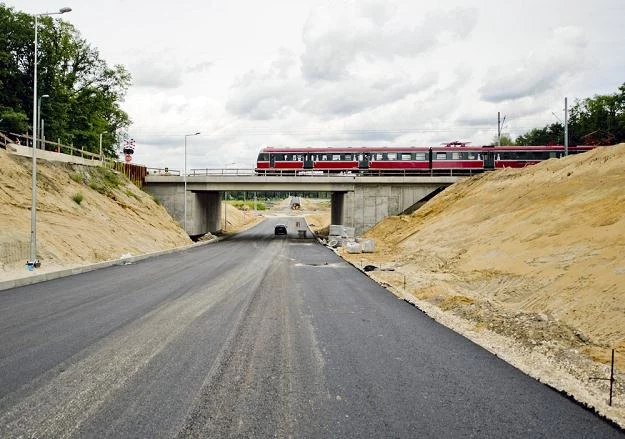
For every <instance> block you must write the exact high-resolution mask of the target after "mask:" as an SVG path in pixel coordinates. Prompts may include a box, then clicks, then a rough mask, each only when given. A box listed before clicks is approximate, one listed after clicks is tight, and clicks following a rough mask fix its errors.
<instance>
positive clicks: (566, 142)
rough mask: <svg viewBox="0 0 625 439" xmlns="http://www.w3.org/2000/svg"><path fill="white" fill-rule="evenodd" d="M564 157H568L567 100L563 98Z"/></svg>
mask: <svg viewBox="0 0 625 439" xmlns="http://www.w3.org/2000/svg"><path fill="white" fill-rule="evenodd" d="M564 155H565V156H567V155H569V105H568V98H564Z"/></svg>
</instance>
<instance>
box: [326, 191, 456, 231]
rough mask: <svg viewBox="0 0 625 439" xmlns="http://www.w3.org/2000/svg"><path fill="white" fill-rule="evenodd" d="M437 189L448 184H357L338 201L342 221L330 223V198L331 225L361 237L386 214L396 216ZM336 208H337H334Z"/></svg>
mask: <svg viewBox="0 0 625 439" xmlns="http://www.w3.org/2000/svg"><path fill="white" fill-rule="evenodd" d="M441 186H448V184H436V183H433V184H418V185H400V184H396V185H395V184H358V185H355V187H354V191H353V192H346V193H345V194H344V196H343V197H342V198H343V199H342V200H341V201H342V202H341V209H342V211H343V212H342V215H341V219H342V220H343V221H342V222H340V223H334V198H333V199H332V203H333V206H332V221H333V224H343V225H345V226H351V227H354V228H355V231H356V234H357V235H361V234H362V233H364V232H365V231H367V230H369V229H370V228H371V227H373V226H375V225H376V224H377V223H378V222H380V221H382V220H383V219H384V218H386V217H387V216H390V215H399V214H401V213H403V212H404V211H406V210H408V209H409V208H410V207H411V206H413V205H415V204H416V203H418V202H419V201H420V200H422V199H423V198H426V197H427V196H428V195H429V194H431V193H433V192H434V191H437V190H440V187H441ZM337 208H338V206H337Z"/></svg>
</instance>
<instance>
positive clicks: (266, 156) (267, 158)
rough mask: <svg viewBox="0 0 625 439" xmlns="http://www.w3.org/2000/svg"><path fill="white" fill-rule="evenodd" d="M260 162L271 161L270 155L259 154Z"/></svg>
mask: <svg viewBox="0 0 625 439" xmlns="http://www.w3.org/2000/svg"><path fill="white" fill-rule="evenodd" d="M258 160H259V161H263V162H266V161H269V154H267V153H266V152H261V153H260V154H258Z"/></svg>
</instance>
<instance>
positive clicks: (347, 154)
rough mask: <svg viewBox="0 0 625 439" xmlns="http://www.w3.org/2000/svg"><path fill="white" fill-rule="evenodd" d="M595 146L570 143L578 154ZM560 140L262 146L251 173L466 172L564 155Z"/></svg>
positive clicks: (516, 166) (570, 149) (569, 151)
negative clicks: (557, 142)
mask: <svg viewBox="0 0 625 439" xmlns="http://www.w3.org/2000/svg"><path fill="white" fill-rule="evenodd" d="M593 148H595V146H570V147H568V154H578V153H581V152H585V151H588V150H591V149H593ZM564 154H565V150H564V146H558V145H555V146H468V145H467V144H466V143H461V142H452V143H449V144H445V145H441V146H434V147H418V146H416V147H384V148H375V147H342V148H340V147H321V148H274V147H266V148H263V149H262V150H261V151H260V153H259V154H258V160H257V162H256V173H257V174H264V175H289V174H290V175H317V174H327V173H338V174H341V173H342V174H358V175H420V174H421V175H469V174H473V173H479V172H483V171H486V170H493V169H500V168H522V167H524V166H528V165H533V164H535V163H538V162H541V161H543V160H548V159H551V158H560V157H562V156H564Z"/></svg>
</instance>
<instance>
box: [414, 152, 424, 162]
mask: <svg viewBox="0 0 625 439" xmlns="http://www.w3.org/2000/svg"><path fill="white" fill-rule="evenodd" d="M415 159H417V160H421V161H425V153H424V152H418V153H416V154H415Z"/></svg>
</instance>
